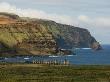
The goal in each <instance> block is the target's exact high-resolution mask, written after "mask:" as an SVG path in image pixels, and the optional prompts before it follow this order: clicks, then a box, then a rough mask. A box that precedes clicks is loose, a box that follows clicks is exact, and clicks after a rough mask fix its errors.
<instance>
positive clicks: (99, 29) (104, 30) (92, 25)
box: [0, 0, 110, 43]
mask: <svg viewBox="0 0 110 82" xmlns="http://www.w3.org/2000/svg"><path fill="white" fill-rule="evenodd" d="M33 1H35V0H33ZM36 1H37V0H36ZM42 1H43V0H42ZM0 12H9V13H15V14H17V15H19V16H21V17H31V18H39V19H48V20H53V21H56V22H58V23H63V24H69V25H74V26H79V27H83V28H87V29H89V31H90V32H91V34H92V35H93V36H95V37H96V38H97V39H98V40H99V41H103V42H104V43H110V42H109V40H110V39H109V40H108V35H109V33H110V17H96V16H94V17H90V16H87V15H83V14H81V15H80V13H79V15H77V16H76V17H74V16H68V15H61V14H57V13H47V12H45V11H42V10H38V9H31V8H27V9H26V8H25V9H23V8H17V7H16V6H15V5H11V4H9V3H6V2H2V3H0Z"/></svg>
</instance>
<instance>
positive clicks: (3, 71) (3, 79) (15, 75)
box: [0, 64, 110, 82]
mask: <svg viewBox="0 0 110 82" xmlns="http://www.w3.org/2000/svg"><path fill="white" fill-rule="evenodd" d="M0 82H110V66H49V65H48V66H47V65H37V64H0Z"/></svg>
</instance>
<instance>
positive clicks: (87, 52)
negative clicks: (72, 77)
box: [0, 45, 110, 65]
mask: <svg viewBox="0 0 110 82" xmlns="http://www.w3.org/2000/svg"><path fill="white" fill-rule="evenodd" d="M102 47H103V49H102V50H100V51H94V50H92V49H90V48H81V49H80V48H77V49H76V50H75V53H76V55H66V56H23V57H19V56H17V57H12V58H0V62H24V61H33V60H44V61H52V60H58V61H63V60H65V59H67V60H69V62H70V64H76V65H110V45H102Z"/></svg>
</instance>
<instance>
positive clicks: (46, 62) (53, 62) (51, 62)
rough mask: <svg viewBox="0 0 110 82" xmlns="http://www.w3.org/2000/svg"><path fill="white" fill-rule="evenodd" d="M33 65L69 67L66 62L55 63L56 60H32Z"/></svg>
mask: <svg viewBox="0 0 110 82" xmlns="http://www.w3.org/2000/svg"><path fill="white" fill-rule="evenodd" d="M32 63H33V64H47V65H69V64H70V62H69V61H68V60H64V61H57V60H50V61H43V60H33V61H32Z"/></svg>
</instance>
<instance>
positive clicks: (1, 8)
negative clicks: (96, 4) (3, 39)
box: [0, 2, 74, 24]
mask: <svg viewBox="0 0 110 82" xmlns="http://www.w3.org/2000/svg"><path fill="white" fill-rule="evenodd" d="M0 12H8V13H15V14H17V15H19V16H21V17H31V18H39V19H48V20H54V21H56V22H58V23H63V24H73V23H74V22H73V20H72V18H71V17H70V16H67V15H58V14H55V13H52V14H50V13H46V12H44V11H42V10H35V9H29V8H28V9H21V8H17V7H16V6H14V5H10V4H9V3H6V2H2V3H0Z"/></svg>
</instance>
